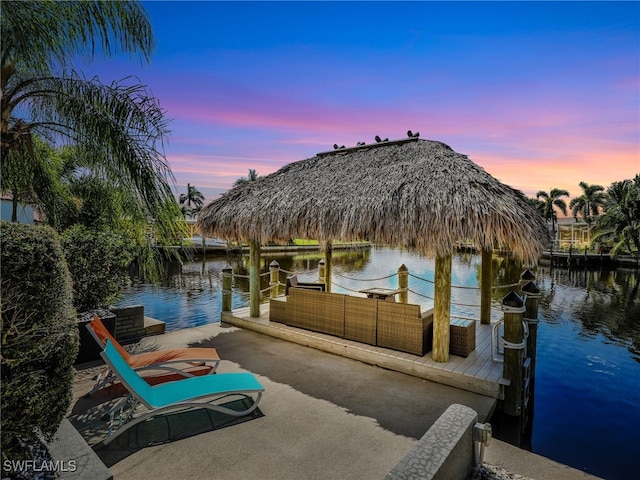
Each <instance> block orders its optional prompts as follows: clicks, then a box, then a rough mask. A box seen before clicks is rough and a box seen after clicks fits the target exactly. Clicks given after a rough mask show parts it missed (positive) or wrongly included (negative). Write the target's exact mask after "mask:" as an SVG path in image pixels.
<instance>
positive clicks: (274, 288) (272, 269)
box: [269, 260, 280, 298]
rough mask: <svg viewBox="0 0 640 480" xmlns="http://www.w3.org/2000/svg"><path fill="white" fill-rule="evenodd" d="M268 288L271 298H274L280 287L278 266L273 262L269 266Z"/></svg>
mask: <svg viewBox="0 0 640 480" xmlns="http://www.w3.org/2000/svg"><path fill="white" fill-rule="evenodd" d="M269 286H270V287H271V298H276V297H277V296H278V288H279V287H280V264H279V263H278V262H276V261H275V260H274V261H273V262H271V263H270V264H269Z"/></svg>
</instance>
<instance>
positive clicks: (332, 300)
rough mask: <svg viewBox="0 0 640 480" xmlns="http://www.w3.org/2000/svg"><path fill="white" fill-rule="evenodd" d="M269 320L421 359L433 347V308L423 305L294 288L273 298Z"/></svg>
mask: <svg viewBox="0 0 640 480" xmlns="http://www.w3.org/2000/svg"><path fill="white" fill-rule="evenodd" d="M269 320H270V321H272V322H280V323H284V324H286V325H289V326H292V327H299V328H304V329H307V330H313V331H316V332H321V333H326V334H329V335H334V336H337V337H341V338H346V339H349V340H355V341H357V342H361V343H366V344H369V345H377V346H380V347H385V348H390V349H393V350H399V351H402V352H408V353H412V354H414V355H420V356H422V355H424V354H425V353H427V352H428V351H430V350H431V345H432V336H433V309H431V310H428V311H426V312H421V311H420V306H419V305H412V304H404V303H395V302H387V301H382V300H375V299H372V298H362V297H352V296H350V295H343V294H340V293H328V292H318V291H313V290H306V289H301V288H291V289H289V295H288V296H287V297H285V298H276V299H271V301H270V309H269Z"/></svg>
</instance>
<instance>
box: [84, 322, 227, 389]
mask: <svg viewBox="0 0 640 480" xmlns="http://www.w3.org/2000/svg"><path fill="white" fill-rule="evenodd" d="M87 329H88V330H89V333H91V336H92V337H93V338H94V339H95V341H96V342H98V345H100V347H101V348H104V347H105V345H106V344H107V340H110V341H111V343H112V344H113V346H114V347H115V348H116V349H117V350H118V352H120V355H121V356H122V357H123V358H124V359H125V361H126V362H127V363H128V364H129V366H130V367H131V368H133V369H134V370H136V371H143V370H158V371H161V372H163V373H164V377H162V376H155V377H147V378H149V379H153V380H150V381H151V383H162V382H165V381H169V380H175V379H179V378H181V377H194V376H196V375H197V374H202V367H203V366H206V367H209V372H208V373H210V374H211V373H215V370H216V368H218V365H219V364H220V357H219V356H218V352H216V349H215V348H171V349H165V350H158V351H154V352H145V353H138V354H135V355H132V354H130V353H129V352H127V351H126V350H125V349H124V348H123V347H122V345H120V344H119V343H118V341H117V340H116V339H115V338H113V335H111V333H110V332H109V330H107V328H106V327H105V326H104V324H103V323H102V321H101V320H100V318H99V317H98V316H96V317H94V319H93V320H92V321H91V322H90V323H89V324H87ZM172 364H182V365H188V368H187V369H180V368H176V366H174V365H172ZM191 367H196V368H191ZM189 368H191V370H189ZM205 371H206V370H205ZM167 373H169V375H167ZM114 380H115V378H114V377H113V375H112V373H111V371H110V370H109V369H107V370H105V371H104V372H102V373H101V374H100V375H98V377H97V379H96V383H95V385H94V386H93V388H92V389H91V391H90V392H89V393H87V395H86V396H91V395H93V394H94V393H95V392H97V391H98V390H100V389H101V388H103V387H104V386H106V385H108V384H109V383H112V382H113V381H114Z"/></svg>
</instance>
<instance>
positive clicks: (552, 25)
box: [85, 1, 640, 201]
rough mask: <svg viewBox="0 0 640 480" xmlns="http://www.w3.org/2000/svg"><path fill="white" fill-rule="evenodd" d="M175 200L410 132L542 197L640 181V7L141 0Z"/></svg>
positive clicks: (133, 70)
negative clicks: (189, 189) (336, 148)
mask: <svg viewBox="0 0 640 480" xmlns="http://www.w3.org/2000/svg"><path fill="white" fill-rule="evenodd" d="M143 5H144V6H145V8H146V9H147V11H148V13H149V15H150V19H151V23H152V25H153V28H154V31H155V35H156V46H157V48H156V52H155V54H154V56H153V58H152V60H151V63H150V64H146V65H141V63H140V62H139V61H138V60H131V59H129V58H113V59H110V60H105V61H100V62H96V63H94V64H93V65H92V66H90V67H87V68H86V69H85V71H86V72H88V73H89V74H98V75H99V77H100V79H101V80H102V81H103V82H111V81H112V80H116V79H120V78H123V77H126V76H128V75H135V76H137V77H138V78H139V79H140V81H141V82H142V83H144V84H146V85H148V86H149V88H150V89H151V91H152V93H153V94H154V95H155V96H156V97H158V98H159V100H160V103H161V105H162V107H163V108H165V109H166V111H167V115H168V117H170V118H172V119H173V120H172V122H171V124H170V128H171V130H172V135H171V136H170V138H169V142H168V144H167V146H166V151H165V153H166V156H167V159H168V160H169V162H170V164H171V166H172V170H173V172H174V174H175V176H176V180H177V183H178V187H177V188H178V190H180V191H181V190H184V189H185V186H186V184H187V183H191V184H192V185H195V186H196V187H197V188H198V189H199V190H201V191H202V192H203V193H204V194H205V196H206V197H207V200H208V201H209V200H212V199H213V198H215V197H216V196H217V194H219V193H221V192H223V191H224V190H226V189H228V188H229V187H230V186H231V185H232V183H233V181H234V180H235V179H237V178H238V177H240V176H243V175H246V173H247V170H248V169H250V168H252V169H255V170H257V171H258V173H259V174H261V175H266V174H268V173H271V172H273V171H275V170H277V169H278V168H280V167H281V166H282V165H285V164H287V163H289V162H292V161H296V160H301V159H304V158H309V157H312V156H313V155H315V154H316V153H317V152H320V151H325V150H329V149H331V148H332V145H333V144H334V143H338V144H340V145H347V146H350V145H354V146H355V144H356V143H357V142H359V141H366V142H367V143H369V142H372V141H373V137H374V136H375V135H380V136H381V137H383V138H384V137H388V138H391V139H394V138H403V137H404V136H406V131H407V130H409V129H410V130H413V131H419V132H420V134H421V138H427V139H433V140H439V141H442V142H444V143H447V144H448V145H450V146H451V147H452V148H453V149H454V150H456V151H458V152H460V153H464V154H467V155H468V156H469V157H470V158H471V159H472V160H473V161H475V162H476V163H478V164H479V165H481V166H482V167H484V168H485V169H486V170H487V171H488V172H489V173H491V174H492V175H493V176H495V177H497V178H498V179H500V180H501V181H503V182H504V183H507V184H509V185H511V186H513V187H515V188H518V189H521V190H523V191H524V192H525V193H526V194H528V195H531V196H533V195H535V192H537V191H538V190H546V191H549V189H550V188H552V187H560V188H565V189H567V190H569V192H570V193H571V196H577V195H579V194H580V189H579V187H578V185H577V184H578V182H579V181H586V182H588V183H599V184H602V185H604V186H605V187H606V186H608V185H609V184H610V183H611V182H612V181H616V180H622V179H624V178H631V177H632V176H633V175H635V174H636V173H640V2H482V1H479V2H244V1H238V2H209V1H194V2H174V1H156V2H143Z"/></svg>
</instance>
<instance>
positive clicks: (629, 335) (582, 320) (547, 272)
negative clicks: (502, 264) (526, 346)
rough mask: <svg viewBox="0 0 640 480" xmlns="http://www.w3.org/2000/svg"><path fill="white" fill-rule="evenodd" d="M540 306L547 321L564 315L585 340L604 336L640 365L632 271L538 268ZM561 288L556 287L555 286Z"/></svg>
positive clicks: (639, 307) (639, 312)
mask: <svg viewBox="0 0 640 480" xmlns="http://www.w3.org/2000/svg"><path fill="white" fill-rule="evenodd" d="M540 271H541V273H542V275H541V278H540V284H539V286H540V287H541V290H542V291H543V292H544V294H543V297H542V298H541V300H540V305H541V307H542V308H544V309H545V312H546V315H547V316H548V319H549V320H551V321H558V319H559V318H561V317H562V314H563V313H566V314H568V315H569V316H570V317H571V318H572V320H574V321H575V322H576V324H577V325H579V326H580V328H581V330H580V335H581V336H584V337H586V338H595V337H597V336H598V335H602V336H604V337H605V338H606V339H607V340H608V341H609V342H611V343H613V344H615V345H619V346H623V347H625V348H628V350H629V352H630V353H631V355H632V358H633V359H634V360H635V361H636V362H639V363H640V295H639V283H638V282H639V280H638V273H637V272H636V271H633V270H624V269H618V270H612V271H601V270H600V271H598V270H595V271H594V270H566V269H550V268H546V267H542V268H541V269H540ZM559 286H560V287H562V288H558V287H559Z"/></svg>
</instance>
